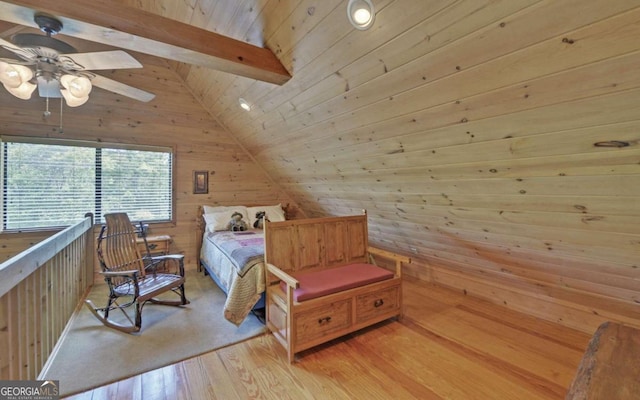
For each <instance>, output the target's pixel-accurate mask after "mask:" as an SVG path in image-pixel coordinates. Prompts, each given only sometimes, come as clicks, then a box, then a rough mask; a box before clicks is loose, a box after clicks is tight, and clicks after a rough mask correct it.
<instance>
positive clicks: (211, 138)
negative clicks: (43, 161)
mask: <svg viewBox="0 0 640 400" xmlns="http://www.w3.org/2000/svg"><path fill="white" fill-rule="evenodd" d="M65 40H66V41H69V42H72V43H74V44H76V46H77V47H78V48H80V46H82V43H81V42H74V41H73V39H67V38H65ZM104 49H106V48H99V49H98V50H97V51H99V50H104ZM134 56H135V57H136V58H137V59H138V60H139V61H141V62H142V63H143V64H144V65H145V67H144V68H143V69H139V70H121V71H111V72H110V71H102V72H101V74H102V75H104V76H106V77H108V78H111V79H115V80H118V81H121V82H124V83H127V84H130V85H132V86H136V87H139V88H144V89H145V90H149V91H151V92H153V93H155V94H156V99H154V100H153V101H151V102H149V103H142V102H137V101H135V100H130V99H128V98H124V97H122V96H119V95H115V94H111V93H109V92H106V91H104V90H102V89H99V88H94V89H93V91H92V93H91V95H90V100H89V101H88V102H87V103H86V104H85V105H83V106H81V107H77V108H68V107H65V108H64V109H63V116H62V122H63V133H60V132H59V102H58V101H57V100H51V104H52V106H51V111H52V115H51V116H50V117H49V118H48V119H46V120H45V119H44V118H43V111H44V109H45V100H44V99H42V98H39V97H37V96H33V98H32V99H30V100H28V101H23V100H19V99H16V98H14V97H13V96H11V95H9V94H8V93H6V91H4V89H1V90H0V135H2V134H8V135H24V136H34V137H52V138H62V139H84V140H90V141H100V142H111V143H133V144H147V145H160V146H170V147H173V148H174V154H175V162H176V169H175V177H174V193H175V202H176V207H175V221H174V223H171V224H159V225H152V226H151V227H150V234H170V235H172V237H173V244H172V247H171V250H172V251H173V252H181V253H184V254H185V256H186V263H187V266H188V268H195V265H196V260H194V254H196V251H195V246H196V245H195V236H194V232H195V226H196V225H195V219H196V214H197V211H198V206H199V205H202V204H211V205H217V204H223V205H224V204H254V205H255V204H270V205H271V204H277V203H280V202H281V203H283V204H287V203H291V200H290V199H289V198H288V197H287V196H286V195H285V194H283V193H282V192H281V191H279V190H278V189H277V185H276V184H274V182H273V181H271V180H270V179H269V177H268V176H267V175H266V174H265V172H264V171H263V170H262V169H261V168H260V167H259V166H258V165H256V164H255V162H254V161H253V160H252V158H251V157H250V156H249V155H248V154H247V153H246V152H245V151H244V150H243V148H242V147H241V146H239V145H238V143H237V142H236V141H235V139H234V138H233V137H232V136H231V135H230V134H229V133H228V132H227V131H226V130H225V128H224V127H222V126H221V125H220V124H219V123H218V122H216V120H215V119H214V118H212V117H211V116H210V115H209V114H208V113H207V111H206V110H205V109H204V108H203V107H202V106H201V105H200V103H199V102H198V101H197V100H195V99H194V97H193V96H192V95H191V93H190V91H189V90H188V89H187V88H186V87H185V85H184V83H183V81H182V79H181V78H180V77H179V76H178V75H177V74H176V73H175V72H174V71H173V70H172V69H171V68H169V66H168V64H167V62H166V61H165V60H162V59H157V58H154V57H149V56H144V55H140V54H134ZM194 170H206V171H209V193H208V194H193V171H194ZM86 211H90V210H79V215H80V217H82V215H84V213H85V212H86ZM97 233H98V229H96V236H97ZM51 234H52V232H33V233H16V234H11V233H0V241H1V242H2V244H1V245H0V249H1V250H0V257H2V259H3V260H4V259H8V258H10V257H11V256H13V255H15V254H17V253H19V252H20V251H22V250H24V249H26V248H28V247H29V246H30V245H32V244H33V243H37V242H39V241H41V240H43V239H45V238H46V237H48V236H50V235H51Z"/></svg>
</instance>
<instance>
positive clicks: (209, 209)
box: [202, 206, 245, 214]
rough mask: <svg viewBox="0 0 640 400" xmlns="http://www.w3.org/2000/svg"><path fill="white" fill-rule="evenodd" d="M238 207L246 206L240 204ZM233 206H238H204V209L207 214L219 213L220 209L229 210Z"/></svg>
mask: <svg viewBox="0 0 640 400" xmlns="http://www.w3.org/2000/svg"><path fill="white" fill-rule="evenodd" d="M238 207H242V208H245V207H244V206H238ZM232 208H236V206H202V209H203V210H204V213H205V214H213V213H219V212H220V211H227V210H230V209H232Z"/></svg>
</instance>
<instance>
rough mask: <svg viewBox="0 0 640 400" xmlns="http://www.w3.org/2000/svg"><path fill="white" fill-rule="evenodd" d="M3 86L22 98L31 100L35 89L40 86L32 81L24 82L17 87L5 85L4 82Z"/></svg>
mask: <svg viewBox="0 0 640 400" xmlns="http://www.w3.org/2000/svg"><path fill="white" fill-rule="evenodd" d="M3 86H4V88H5V89H7V92H9V93H11V94H12V95H14V96H16V97H17V98H19V99H22V100H29V99H30V98H31V94H32V93H33V91H34V90H36V87H38V86H37V85H35V84H33V83H31V82H23V83H22V84H21V85H20V86H18V87H17V88H13V87H7V85H4V83H3Z"/></svg>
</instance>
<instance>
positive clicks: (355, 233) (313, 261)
mask: <svg viewBox="0 0 640 400" xmlns="http://www.w3.org/2000/svg"><path fill="white" fill-rule="evenodd" d="M368 240H369V238H368V228H367V215H366V213H365V214H363V215H352V216H346V217H327V218H310V219H299V220H290V221H282V222H267V223H265V261H266V262H267V263H269V264H273V265H275V266H276V267H278V268H280V269H281V270H283V271H285V272H287V273H291V272H296V271H301V270H305V269H309V268H328V267H337V266H340V265H346V264H351V263H357V262H367V249H368V246H369V243H368Z"/></svg>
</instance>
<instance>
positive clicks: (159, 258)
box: [146, 254, 184, 276]
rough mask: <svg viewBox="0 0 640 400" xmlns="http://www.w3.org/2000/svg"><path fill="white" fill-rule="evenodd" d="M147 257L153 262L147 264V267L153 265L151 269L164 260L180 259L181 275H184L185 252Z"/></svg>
mask: <svg viewBox="0 0 640 400" xmlns="http://www.w3.org/2000/svg"><path fill="white" fill-rule="evenodd" d="M146 259H147V260H149V261H151V264H149V265H148V266H147V268H149V267H151V269H154V268H155V267H156V266H157V265H158V264H160V262H162V261H166V260H176V261H178V269H179V273H180V276H184V254H164V255H161V256H153V257H147V258H146Z"/></svg>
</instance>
